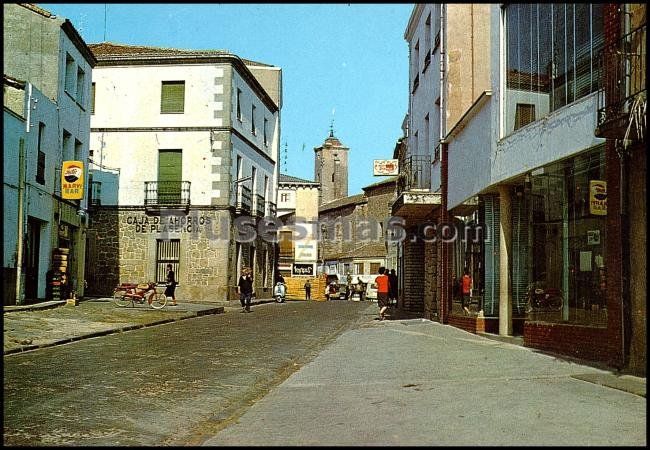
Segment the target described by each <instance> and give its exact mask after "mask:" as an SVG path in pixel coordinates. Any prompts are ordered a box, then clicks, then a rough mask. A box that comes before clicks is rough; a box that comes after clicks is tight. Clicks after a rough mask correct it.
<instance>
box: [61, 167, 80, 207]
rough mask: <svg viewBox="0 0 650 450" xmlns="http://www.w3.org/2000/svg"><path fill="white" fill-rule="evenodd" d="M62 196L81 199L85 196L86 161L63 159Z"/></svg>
mask: <svg viewBox="0 0 650 450" xmlns="http://www.w3.org/2000/svg"><path fill="white" fill-rule="evenodd" d="M61 197H63V198H65V199H68V200H80V199H82V198H83V197H84V163H83V162H81V161H63V167H62V168H61Z"/></svg>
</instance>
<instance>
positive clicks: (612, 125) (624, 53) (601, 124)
mask: <svg viewBox="0 0 650 450" xmlns="http://www.w3.org/2000/svg"><path fill="white" fill-rule="evenodd" d="M599 65H600V69H601V74H602V76H601V83H602V84H601V86H600V90H599V91H598V123H597V128H596V130H595V133H594V134H595V135H596V136H598V137H601V138H609V139H629V140H636V141H645V134H646V132H645V129H646V104H647V99H646V98H647V87H646V25H645V24H644V25H642V26H641V27H639V28H637V29H635V30H632V31H631V32H629V33H627V34H625V35H624V36H622V37H621V38H620V39H619V40H618V41H616V42H614V43H612V44H610V45H607V46H605V47H604V48H603V50H602V51H601V53H600V55H599Z"/></svg>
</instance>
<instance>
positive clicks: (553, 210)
mask: <svg viewBox="0 0 650 450" xmlns="http://www.w3.org/2000/svg"><path fill="white" fill-rule="evenodd" d="M604 180H605V158H604V147H602V146H600V147H597V148H596V149H594V150H592V151H588V152H586V153H583V154H581V155H579V156H577V157H575V158H572V159H570V160H568V161H566V162H562V163H556V164H553V165H550V166H547V167H544V168H543V169H542V170H541V171H540V173H537V174H535V175H533V176H532V177H531V191H530V202H529V203H530V208H531V209H530V216H529V217H531V218H532V222H531V224H530V228H529V230H528V232H529V233H530V237H529V239H530V242H531V248H530V249H529V255H527V258H528V267H529V269H528V270H529V275H530V276H529V280H528V281H529V282H530V285H529V287H531V288H536V289H538V292H539V293H540V295H542V292H543V291H545V292H546V293H547V294H548V295H546V297H547V298H545V299H544V298H543V296H542V297H534V296H533V295H532V294H530V292H531V291H530V290H527V294H528V296H527V297H528V298H530V297H531V296H532V297H534V300H535V302H533V304H529V305H528V308H527V314H528V318H529V319H532V320H542V321H548V322H566V323H578V324H584V325H591V326H606V324H607V303H606V300H605V273H606V269H607V268H606V266H605V249H606V230H607V228H606V217H607V209H606V196H607V190H606V183H605V181H604ZM544 295H545V294H544ZM553 297H559V299H558V300H557V301H553ZM540 299H541V300H540ZM542 300H544V301H542ZM553 303H555V305H553Z"/></svg>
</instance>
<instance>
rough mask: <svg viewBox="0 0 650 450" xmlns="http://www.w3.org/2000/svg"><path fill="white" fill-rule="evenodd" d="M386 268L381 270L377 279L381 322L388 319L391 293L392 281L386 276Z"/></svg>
mask: <svg viewBox="0 0 650 450" xmlns="http://www.w3.org/2000/svg"><path fill="white" fill-rule="evenodd" d="M385 272H386V268H385V267H380V268H379V276H377V278H375V284H376V285H377V305H378V306H379V320H384V319H385V318H386V316H385V313H386V310H387V309H388V295H389V292H390V279H389V278H388V275H386V273H385Z"/></svg>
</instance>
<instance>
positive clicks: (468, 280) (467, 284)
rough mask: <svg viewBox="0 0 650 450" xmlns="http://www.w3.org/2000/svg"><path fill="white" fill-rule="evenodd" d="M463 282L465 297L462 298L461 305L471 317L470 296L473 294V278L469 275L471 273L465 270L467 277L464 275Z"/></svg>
mask: <svg viewBox="0 0 650 450" xmlns="http://www.w3.org/2000/svg"><path fill="white" fill-rule="evenodd" d="M460 282H461V288H462V294H463V296H462V297H461V298H462V300H461V305H462V307H463V311H464V312H465V314H467V315H468V316H469V315H470V312H469V308H468V306H469V304H470V294H471V292H472V277H471V276H470V274H469V271H468V270H467V269H465V275H463V278H461V280H460Z"/></svg>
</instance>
